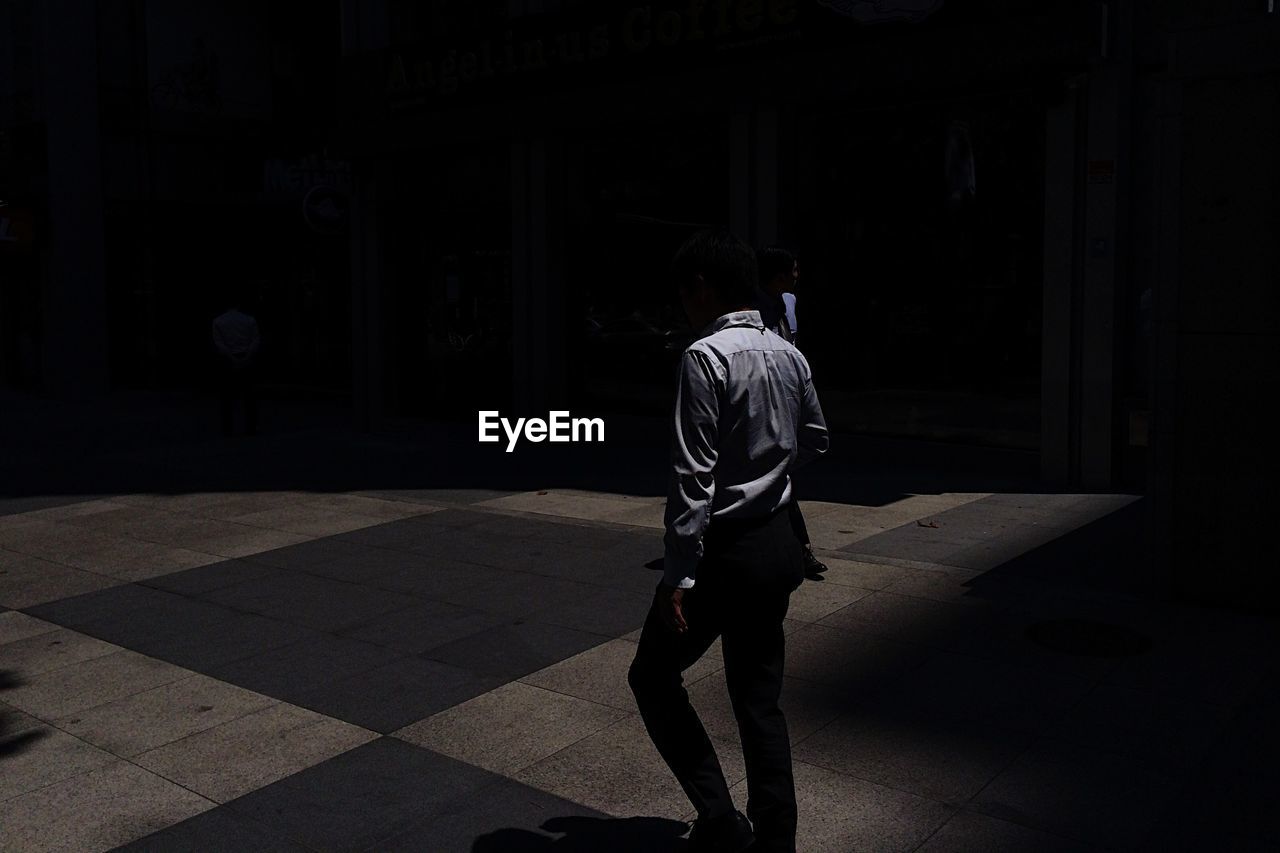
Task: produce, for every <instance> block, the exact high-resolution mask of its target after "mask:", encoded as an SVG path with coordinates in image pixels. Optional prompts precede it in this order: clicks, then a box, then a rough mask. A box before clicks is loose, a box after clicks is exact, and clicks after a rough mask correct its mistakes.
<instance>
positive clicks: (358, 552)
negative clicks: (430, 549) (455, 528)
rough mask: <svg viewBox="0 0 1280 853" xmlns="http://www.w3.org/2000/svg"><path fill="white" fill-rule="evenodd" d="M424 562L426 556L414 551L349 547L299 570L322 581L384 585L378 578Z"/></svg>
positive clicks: (350, 545) (348, 545)
mask: <svg viewBox="0 0 1280 853" xmlns="http://www.w3.org/2000/svg"><path fill="white" fill-rule="evenodd" d="M335 544H336V543H335ZM422 563H423V558H422V555H421V554H415V553H413V552H412V551H391V550H388V549H386V548H372V547H369V546H367V545H352V544H347V545H346V546H345V547H343V548H342V549H341V552H340V553H339V554H338V555H337V556H334V557H332V558H331V559H326V560H316V561H313V562H311V563H310V564H308V565H307V566H306V567H305V568H300V569H298V571H302V572H305V573H307V574H309V575H315V576H317V577H322V578H332V579H334V580H341V581H350V582H351V583H364V584H367V585H370V586H380V584H378V583H377V579H378V578H382V577H385V576H386V575H390V574H394V573H396V572H399V571H403V570H405V569H412V568H415V567H417V566H419V565H421V564H422Z"/></svg>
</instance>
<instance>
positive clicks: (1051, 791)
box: [971, 742, 1178, 849]
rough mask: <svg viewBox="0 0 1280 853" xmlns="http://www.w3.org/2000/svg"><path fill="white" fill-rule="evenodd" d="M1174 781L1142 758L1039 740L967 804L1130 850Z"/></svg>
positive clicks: (1173, 789)
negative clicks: (1038, 742)
mask: <svg viewBox="0 0 1280 853" xmlns="http://www.w3.org/2000/svg"><path fill="white" fill-rule="evenodd" d="M1177 785H1178V783H1177V781H1176V780H1175V779H1174V778H1172V777H1170V776H1168V775H1166V774H1164V773H1162V772H1160V771H1159V770H1157V769H1155V768H1153V767H1152V766H1150V765H1148V764H1145V763H1143V762H1138V761H1133V760H1131V759H1128V758H1123V757H1120V756H1115V755H1110V754H1107V753H1103V752H1099V751H1096V750H1090V749H1083V748H1078V747H1069V746H1065V745H1062V744H1055V743H1051V742H1042V743H1040V744H1038V745H1037V746H1036V747H1035V748H1033V749H1032V750H1030V751H1028V752H1027V753H1025V754H1024V755H1022V756H1020V757H1019V758H1018V760H1017V761H1016V762H1014V763H1013V764H1012V765H1010V766H1009V767H1008V768H1007V769H1006V770H1005V771H1004V772H1003V773H1001V774H1000V775H999V777H998V778H996V779H995V780H994V781H992V782H991V784H989V785H987V786H986V788H984V789H983V790H982V792H981V793H980V794H978V795H977V796H976V797H974V799H973V801H972V803H971V806H972V808H974V809H975V810H977V811H981V812H983V813H985V814H988V815H991V816H992V817H998V818H1007V819H1013V820H1016V821H1017V822H1018V823H1021V824H1023V825H1025V826H1030V827H1033V828H1035V829H1040V830H1043V831H1045V832H1050V833H1053V834H1056V835H1061V836H1064V837H1066V838H1074V839H1077V840H1080V841H1085V842H1089V843H1093V844H1099V845H1106V846H1108V847H1111V848H1113V849H1114V848H1118V849H1132V848H1133V847H1134V846H1135V845H1137V844H1138V843H1140V842H1141V840H1142V839H1143V838H1145V837H1146V836H1147V835H1148V834H1149V833H1150V832H1151V830H1152V828H1153V826H1154V825H1155V822H1156V818H1157V817H1158V816H1159V814H1160V813H1161V811H1163V810H1164V808H1165V807H1166V806H1167V805H1168V804H1170V803H1171V802H1173V801H1174V799H1175V795H1176V793H1177Z"/></svg>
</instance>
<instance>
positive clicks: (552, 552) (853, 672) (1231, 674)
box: [0, 489, 1275, 851]
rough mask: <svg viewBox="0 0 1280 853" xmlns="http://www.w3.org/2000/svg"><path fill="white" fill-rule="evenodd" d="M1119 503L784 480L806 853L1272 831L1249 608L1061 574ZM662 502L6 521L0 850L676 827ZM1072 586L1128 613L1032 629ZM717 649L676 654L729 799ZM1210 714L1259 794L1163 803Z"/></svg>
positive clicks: (385, 502)
mask: <svg viewBox="0 0 1280 853" xmlns="http://www.w3.org/2000/svg"><path fill="white" fill-rule="evenodd" d="M1130 500H1131V499H1129V498H1125V497H1123V496H1119V497H1117V496H1088V495H987V494H940V495H906V496H897V497H896V498H895V499H894V500H892V501H890V502H887V503H884V504H883V505H880V506H874V507H861V506H849V505H843V504H836V503H824V502H819V501H813V502H808V503H806V504H805V512H806V517H807V519H808V521H809V527H810V531H811V534H812V535H813V539H814V541H815V544H816V546H817V548H818V550H819V552H820V553H821V554H822V556H823V559H824V561H826V562H827V563H828V565H829V567H830V571H829V573H828V575H827V579H826V582H824V583H821V584H805V585H804V586H802V587H801V588H800V590H798V591H797V593H796V594H795V595H794V596H793V601H792V607H791V611H790V613H789V619H788V621H787V623H786V630H787V636H788V661H787V679H786V685H785V688H784V694H783V704H784V708H785V710H786V711H787V714H788V720H789V723H790V731H791V737H792V742H793V749H794V753H795V756H796V760H797V764H796V772H797V783H798V791H799V797H800V809H801V822H802V838H801V849H803V850H832V851H847V850H850V849H872V850H886V851H896V850H902V851H910V850H917V849H919V850H927V851H934V850H955V849H992V850H1022V849H1037V850H1040V849H1043V850H1087V849H1095V845H1096V846H1100V847H1122V848H1130V847H1136V846H1140V845H1141V844H1142V843H1143V841H1144V839H1159V838H1168V837H1171V836H1170V835H1169V832H1170V830H1169V829H1168V827H1169V826H1171V825H1174V824H1176V823H1178V822H1186V821H1192V820H1193V819H1194V821H1197V822H1196V823H1195V824H1194V826H1193V827H1191V830H1189V831H1192V836H1189V837H1201V836H1202V835H1203V834H1204V832H1206V829H1205V828H1206V827H1207V826H1209V825H1211V824H1210V823H1209V822H1210V821H1212V820H1215V819H1218V817H1219V816H1220V815H1225V814H1228V813H1229V814H1230V815H1231V816H1232V818H1231V820H1232V827H1233V829H1232V832H1233V838H1235V839H1236V840H1237V841H1238V842H1239V844H1240V846H1241V847H1242V849H1247V844H1250V843H1254V842H1255V841H1256V842H1258V843H1263V841H1262V840H1265V839H1267V838H1269V837H1270V836H1271V829H1270V828H1269V826H1268V825H1267V821H1266V820H1265V818H1264V817H1263V816H1262V810H1261V809H1259V808H1258V807H1256V806H1255V805H1251V804H1256V803H1260V802H1263V801H1264V800H1265V798H1262V797H1259V796H1257V795H1256V794H1257V791H1258V790H1259V786H1258V785H1257V784H1254V785H1253V787H1248V786H1247V785H1245V784H1243V783H1242V782H1241V781H1240V780H1256V779H1259V778H1260V777H1266V776H1267V774H1269V773H1270V772H1271V770H1272V768H1270V766H1269V765H1267V764H1265V763H1260V761H1259V758H1258V756H1259V751H1258V750H1257V749H1254V748H1251V747H1252V746H1253V744H1255V743H1257V742H1260V741H1262V740H1263V738H1262V736H1261V734H1260V733H1261V732H1264V731H1265V730H1266V727H1265V726H1264V725H1262V724H1261V723H1259V722H1258V721H1259V720H1263V719H1266V718H1267V714H1266V712H1265V707H1269V706H1268V705H1267V702H1268V701H1269V700H1268V699H1267V698H1266V697H1268V696H1270V695H1271V693H1268V692H1267V690H1268V685H1271V684H1273V683H1274V679H1275V675H1274V672H1273V671H1272V669H1271V667H1272V661H1271V659H1270V658H1269V657H1268V656H1267V655H1266V654H1264V653H1263V652H1262V650H1264V649H1265V648H1268V643H1273V642H1274V640H1275V630H1274V626H1267V625H1265V624H1259V623H1256V622H1251V621H1241V620H1239V619H1234V618H1228V617H1222V616H1218V615H1214V614H1206V613H1204V612H1201V611H1196V610H1193V609H1185V610H1177V609H1176V608H1170V607H1165V606H1163V605H1154V604H1151V603H1149V602H1140V601H1136V600H1133V599H1131V598H1126V597H1125V595H1124V594H1122V593H1116V592H1113V591H1109V590H1107V589H1106V588H1105V587H1103V588H1102V589H1101V591H1099V592H1097V593H1095V594H1092V595H1089V596H1085V595H1081V594H1079V593H1077V592H1075V591H1074V590H1075V588H1076V587H1078V586H1079V584H1075V585H1074V586H1072V584H1071V582H1069V581H1070V577H1071V575H1070V572H1071V571H1072V568H1071V567H1072V565H1073V562H1072V561H1073V560H1074V559H1076V558H1075V557H1074V556H1073V554H1074V553H1075V552H1072V551H1071V550H1070V548H1069V547H1066V546H1064V543H1067V544H1069V543H1070V542H1071V541H1072V540H1073V538H1074V537H1076V536H1077V535H1078V533H1079V531H1080V530H1094V529H1096V528H1097V526H1098V525H1099V524H1103V525H1105V524H1106V523H1107V522H1108V520H1109V519H1111V518H1113V517H1114V516H1115V514H1117V513H1122V512H1123V511H1124V510H1125V508H1126V505H1127V504H1128V502H1129V501H1130ZM661 513H662V501H661V500H660V499H657V498H652V497H638V496H629V495H616V494H605V493H594V492H577V491H572V490H555V489H546V490H539V491H536V492H520V493H512V492H497V491H487V492H486V491H468V490H458V489H453V490H400V491H396V492H363V493H347V494H317V493H307V492H275V493H272V492H259V493H248V492H239V493H209V494H186V495H160V494H153V495H125V496H119V497H114V498H101V497H99V498H91V499H85V500H78V501H73V502H57V501H53V502H37V503H33V504H30V508H29V509H28V510H27V511H21V508H19V511H13V512H9V513H8V514H5V515H0V607H2V608H5V609H3V610H0V826H3V827H4V829H5V832H4V833H0V849H5V850H7V849H22V850H24V851H25V850H28V849H31V850H43V849H50V850H53V849H61V850H101V849H106V848H108V847H111V846H113V845H118V844H123V845H127V848H126V849H131V850H172V849H195V850H207V849H254V850H258V849H261V850H280V851H289V850H306V849H312V850H316V849H319V850H328V849H334V850H337V849H343V850H348V849H349V850H358V849H371V850H380V851H381V850H423V849H431V850H466V851H471V850H519V849H542V848H543V847H546V846H548V845H553V844H555V845H560V844H563V846H565V847H566V848H569V849H590V850H600V849H609V850H616V851H626V850H648V849H671V848H673V847H675V846H677V845H678V842H676V841H675V839H676V837H677V836H678V835H679V834H680V833H681V832H683V826H682V824H681V823H680V822H679V821H680V820H681V819H687V818H688V817H690V815H689V814H688V803H687V801H685V800H684V798H683V796H682V795H681V794H680V792H679V789H678V787H677V786H676V785H675V784H674V781H673V780H672V779H671V778H670V774H669V772H668V771H667V770H666V768H665V767H664V766H663V765H662V763H661V761H660V760H659V759H658V757H657V755H656V753H655V752H654V750H653V748H652V746H651V744H650V743H649V741H648V738H647V735H646V734H645V732H644V728H643V725H642V724H641V723H640V721H639V719H638V717H637V715H636V713H635V709H634V702H633V700H632V699H631V696H630V692H629V690H628V689H627V687H626V684H625V672H626V667H627V666H628V664H629V662H630V658H631V656H632V655H633V654H634V643H635V638H636V633H637V632H636V629H637V628H638V627H639V626H640V623H641V622H642V620H643V617H644V614H645V611H646V610H647V607H648V603H649V600H650V598H651V596H652V589H653V585H654V584H655V582H656V580H657V576H656V575H655V574H654V573H653V572H651V571H649V570H647V569H645V568H643V566H644V564H645V563H647V562H649V561H650V560H652V559H653V558H654V557H657V556H658V555H660V554H661ZM1090 547H1092V546H1090ZM1095 553H1096V551H1095ZM1028 554H1031V555H1032V556H1031V557H1028V556H1027V555H1028ZM1033 557H1034V559H1033ZM1063 616H1076V617H1088V618H1095V619H1099V620H1102V621H1107V622H1112V623H1118V624H1123V625H1127V626H1131V627H1133V628H1134V630H1137V631H1140V632H1141V633H1142V634H1143V635H1144V636H1149V637H1152V638H1154V639H1155V642H1154V645H1153V647H1152V650H1151V652H1150V653H1147V654H1142V655H1139V656H1137V657H1132V658H1125V659H1105V658H1085V657H1080V656H1076V655H1070V654H1065V653H1063V652H1062V651H1060V650H1055V649H1051V648H1046V647H1044V646H1042V645H1039V644H1038V643H1036V642H1033V641H1032V640H1031V639H1029V638H1028V634H1027V628H1028V627H1030V626H1031V625H1033V624H1035V623H1037V622H1039V621H1042V620H1044V619H1052V618H1061V617H1063ZM1241 649H1243V650H1244V651H1243V653H1242V652H1241ZM721 667H722V662H721V658H720V655H719V653H718V651H717V650H713V651H712V652H710V653H709V654H708V655H707V656H706V657H705V658H704V659H703V660H702V661H700V662H699V663H698V664H697V665H695V667H694V668H692V669H691V670H690V671H688V672H687V673H686V683H687V685H688V686H689V691H690V695H691V697H692V701H693V702H694V703H695V705H697V706H698V707H699V709H700V710H701V711H702V713H703V715H704V719H705V721H706V723H707V728H708V731H709V733H710V734H711V736H712V738H713V740H714V741H715V743H716V744H717V747H718V749H719V751H720V753H721V759H722V763H723V764H724V766H725V769H726V773H727V775H728V776H729V777H730V782H731V783H733V784H734V785H735V788H734V793H735V796H736V797H737V799H738V801H739V803H740V804H742V803H744V802H745V781H744V770H743V766H742V760H741V755H740V752H739V749H738V746H737V743H736V723H735V721H734V720H733V717H732V712H731V710H730V708H729V703H728V696H727V693H726V691H725V687H724V680H723V674H722V671H721ZM1272 692H1274V691H1272ZM1257 697H1261V698H1257ZM1271 704H1274V703H1271ZM1240 708H1244V709H1245V711H1244V712H1239V711H1238V709H1240ZM1217 742H1222V743H1226V744H1228V745H1230V747H1231V748H1230V749H1227V750H1225V751H1221V750H1220V751H1219V753H1220V755H1221V757H1219V758H1218V759H1216V760H1217V761H1218V763H1219V764H1220V765H1221V766H1218V765H1214V767H1213V768H1212V770H1213V772H1214V773H1217V774H1219V775H1220V776H1221V778H1223V779H1228V780H1230V783H1229V784H1224V785H1223V786H1222V787H1221V792H1228V791H1236V792H1240V791H1245V790H1250V791H1253V792H1254V794H1253V795H1251V796H1248V797H1246V796H1238V797H1234V798H1230V797H1227V796H1226V794H1223V793H1221V792H1219V793H1220V795H1219V796H1217V797H1216V799H1215V797H1212V796H1206V797H1201V798H1200V800H1199V801H1198V803H1199V806H1198V807H1197V808H1196V809H1190V808H1183V809H1181V810H1178V809H1177V808H1176V804H1177V803H1178V802H1179V801H1180V800H1179V798H1180V797H1182V798H1185V797H1187V796H1190V795H1191V794H1190V793H1189V792H1190V791H1191V789H1190V788H1188V787H1187V779H1188V778H1190V777H1189V774H1192V773H1193V772H1194V771H1196V770H1197V768H1200V767H1202V764H1201V762H1203V761H1204V760H1205V756H1206V754H1207V753H1209V751H1210V750H1212V749H1213V746H1214V744H1215V743H1217ZM1198 784H1199V783H1198ZM1117 803H1125V804H1126V805H1124V806H1118V805H1116V804H1117ZM1206 804H1212V807H1210V805H1206ZM1171 815H1173V816H1175V817H1171ZM42 827H43V828H44V829H45V831H43V832H41V831H40V830H41V828H42ZM50 827H52V829H50ZM15 845H16V846H15ZM637 845H639V846H637ZM1255 846H1257V844H1255ZM1259 849H1261V848H1259Z"/></svg>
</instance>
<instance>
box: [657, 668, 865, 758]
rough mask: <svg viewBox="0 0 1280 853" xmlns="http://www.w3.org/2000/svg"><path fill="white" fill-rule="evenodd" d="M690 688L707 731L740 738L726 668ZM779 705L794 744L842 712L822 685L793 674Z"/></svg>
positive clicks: (785, 682) (786, 681) (727, 738)
mask: <svg viewBox="0 0 1280 853" xmlns="http://www.w3.org/2000/svg"><path fill="white" fill-rule="evenodd" d="M688 690H689V701H690V703H691V704H692V705H693V707H694V709H695V710H696V711H697V712H698V716H699V717H701V718H702V725H703V727H704V728H706V730H707V733H708V734H709V735H711V736H712V737H714V738H718V739H720V740H723V741H726V742H734V741H737V740H738V721H737V719H736V718H735V717H734V716H733V705H732V704H731V703H730V701H729V687H728V685H727V684H726V683H725V680H724V672H723V671H720V672H717V673H716V674H714V675H712V676H709V677H707V678H703V679H702V680H701V681H699V682H698V683H696V684H694V685H692V686H690V687H689V688H688ZM632 704H634V702H633V703H632ZM779 705H780V706H781V708H782V712H783V714H785V715H786V718H787V730H788V732H789V733H790V735H791V742H792V743H793V744H795V743H800V742H801V741H803V740H804V739H805V738H807V737H809V736H810V735H812V734H813V733H814V732H816V731H818V730H819V729H821V728H822V727H823V726H825V725H826V724H827V723H829V722H831V721H832V720H833V719H835V718H836V717H837V716H838V715H839V713H840V709H839V708H838V707H836V706H835V705H833V704H832V702H831V701H830V698H829V696H828V695H827V692H826V690H825V689H824V688H823V687H822V686H820V685H816V684H812V683H810V682H806V681H799V680H797V679H794V678H786V679H783V685H782V699H781V701H780V702H779Z"/></svg>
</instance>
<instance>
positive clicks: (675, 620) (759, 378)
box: [629, 231, 828, 853]
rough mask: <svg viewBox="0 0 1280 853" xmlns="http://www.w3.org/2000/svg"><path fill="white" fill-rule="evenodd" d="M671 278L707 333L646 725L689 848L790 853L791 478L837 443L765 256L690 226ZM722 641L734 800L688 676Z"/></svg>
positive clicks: (682, 402) (697, 348) (652, 628)
mask: <svg viewBox="0 0 1280 853" xmlns="http://www.w3.org/2000/svg"><path fill="white" fill-rule="evenodd" d="M672 274H673V277H674V279H675V281H676V284H677V286H678V287H679V291H680V300H681V302H682V303H683V306H684V310H685V313H686V314H687V315H688V317H689V321H690V323H691V324H692V326H693V328H695V329H702V330H703V331H702V334H701V337H700V338H699V340H697V341H695V342H694V343H693V344H691V345H690V346H689V347H688V349H686V350H685V352H684V355H683V356H682V359H681V364H680V371H679V386H678V391H677V398H676V407H675V420H674V425H673V432H672V447H671V464H672V474H671V486H670V493H669V495H668V498H667V510H666V528H667V533H666V539H665V543H666V553H665V556H664V572H663V580H662V582H661V583H660V584H659V585H658V589H657V591H656V593H655V595H654V601H653V606H652V607H651V609H650V611H649V616H648V618H647V619H646V621H645V625H644V629H643V631H642V632H641V636H640V643H639V648H638V649H637V651H636V657H635V660H634V662H633V663H632V665H631V671H630V674H629V681H630V684H631V688H632V690H633V692H634V693H635V696H636V703H637V705H638V706H639V709H640V714H641V717H642V718H643V719H644V723H645V727H646V728H647V729H648V731H649V735H650V737H652V738H653V742H654V745H655V746H656V747H657V748H658V752H659V753H660V754H661V755H662V757H663V759H664V760H665V761H666V762H667V765H668V766H669V767H670V768H671V770H672V772H673V773H674V774H675V776H676V779H677V780H678V781H679V783H680V785H681V787H682V788H683V789H684V792H685V794H686V795H687V796H688V797H689V800H690V802H692V803H693V806H694V808H695V809H696V811H697V813H698V818H697V820H696V821H695V822H694V825H693V830H692V832H691V834H690V839H689V841H690V846H689V849H690V850H691V851H714V853H738V851H741V850H745V849H747V848H748V847H749V846H751V845H752V844H753V827H752V824H754V846H751V849H752V850H753V851H762V853H763V851H788V853H790V851H794V850H795V837H796V799H795V787H794V782H793V779H792V772H791V746H790V740H789V738H788V735H787V724H786V720H785V719H784V718H783V715H782V711H781V710H780V709H779V707H778V697H779V694H780V693H781V690H782V670H783V660H784V648H783V636H782V619H783V616H785V615H786V612H787V605H788V602H789V599H790V596H791V592H792V591H793V590H794V589H795V588H796V587H797V586H798V585H799V584H800V582H801V579H802V577H803V571H804V568H803V565H804V563H803V554H802V551H803V549H802V547H801V545H800V543H799V541H798V540H797V539H796V537H795V534H794V532H793V530H792V527H791V523H790V519H789V516H788V512H787V506H788V505H789V503H790V501H791V480H790V472H791V470H792V469H793V468H794V467H796V466H797V465H799V464H801V463H803V462H806V461H808V460H810V459H812V458H814V457H816V456H818V455H819V454H821V453H824V452H826V449H827V444H828V438H827V428H826V424H825V423H824V421H823V418H822V410H821V408H820V407H819V405H818V398H817V395H816V393H815V392H814V389H813V383H812V381H811V376H810V373H809V365H808V364H807V363H806V362H805V359H804V356H802V355H800V352H799V351H798V350H796V348H795V347H793V346H791V345H790V344H789V343H787V342H786V341H784V340H782V339H781V338H779V337H778V336H777V335H774V334H771V333H769V332H768V331H767V330H766V329H765V327H764V324H763V323H762V322H761V320H760V313H759V311H756V310H754V300H755V291H756V286H757V285H756V278H757V274H756V258H755V254H754V253H753V252H752V251H751V248H750V247H749V246H747V245H746V244H745V243H743V242H742V241H741V240H740V239H738V238H737V237H735V236H733V235H732V234H730V233H728V232H727V231H706V232H701V233H699V234H696V235H694V236H693V237H692V238H691V239H690V240H689V241H688V242H687V243H685V245H684V246H683V247H681V249H680V250H679V252H677V253H676V257H675V260H674V262H673V264H672ZM717 636H720V637H722V638H723V648H724V664H725V679H726V681H727V682H728V688H729V695H730V697H731V699H732V701H733V711H734V715H735V716H736V717H737V720H738V729H739V733H740V735H741V737H742V750H743V757H744V758H745V759H746V765H747V815H748V816H750V823H749V822H748V820H747V817H744V816H743V815H742V813H741V812H739V811H737V810H736V809H735V808H734V804H733V800H732V798H731V797H730V796H729V788H728V785H727V784H726V782H725V779H724V774H723V773H722V772H721V769H720V763H719V760H718V759H717V757H716V753H715V749H714V748H713V747H712V745H711V741H710V740H709V739H708V738H707V734H706V731H705V730H704V729H703V727H702V722H701V721H700V720H699V719H698V715H697V713H696V712H695V711H694V710H693V707H692V706H691V705H690V704H689V695H688V693H687V692H686V691H685V689H684V687H683V686H682V678H681V673H683V672H684V670H686V669H688V668H689V667H690V666H692V665H693V663H694V662H695V661H697V660H698V658H699V657H701V656H702V654H703V653H704V652H705V651H706V650H707V648H708V647H709V646H710V645H711V644H712V643H713V642H714V641H715V639H716V637H717Z"/></svg>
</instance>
